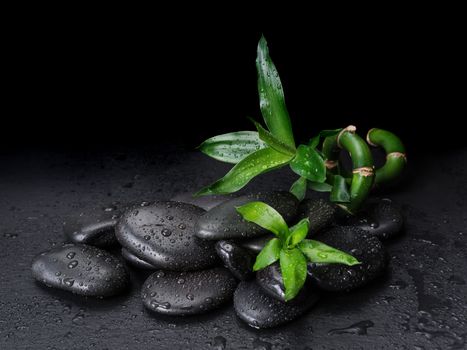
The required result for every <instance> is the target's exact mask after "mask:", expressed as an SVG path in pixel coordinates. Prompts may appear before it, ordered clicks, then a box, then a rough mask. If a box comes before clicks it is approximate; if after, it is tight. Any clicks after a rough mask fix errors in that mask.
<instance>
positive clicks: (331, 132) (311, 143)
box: [308, 129, 342, 148]
mask: <svg viewBox="0 0 467 350" xmlns="http://www.w3.org/2000/svg"><path fill="white" fill-rule="evenodd" d="M341 130H342V129H335V130H321V131H320V132H319V134H318V135H316V136H313V137H312V138H311V139H310V141H309V142H308V145H309V146H310V147H312V148H316V147H317V146H318V145H319V141H320V139H321V138H323V139H324V138H326V137H328V136H334V135H335V134H338V133H339V132H341Z"/></svg>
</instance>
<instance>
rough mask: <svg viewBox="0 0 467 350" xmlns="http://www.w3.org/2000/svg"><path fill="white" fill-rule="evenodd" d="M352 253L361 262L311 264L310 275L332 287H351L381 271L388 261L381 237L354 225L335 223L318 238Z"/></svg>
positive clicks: (319, 284)
mask: <svg viewBox="0 0 467 350" xmlns="http://www.w3.org/2000/svg"><path fill="white" fill-rule="evenodd" d="M316 239H317V240H319V241H321V242H323V243H325V244H328V245H330V246H332V247H334V248H337V249H340V250H342V251H344V252H346V253H349V254H351V255H353V256H354V257H355V258H357V259H358V260H359V261H360V262H361V264H359V265H354V266H347V265H343V264H318V263H309V264H308V275H309V278H311V280H313V281H314V282H315V283H316V285H317V286H318V287H320V288H322V289H325V290H329V291H349V290H352V289H355V288H358V287H361V286H363V285H365V284H367V283H368V282H370V281H371V280H373V279H375V278H376V277H378V276H379V275H381V274H382V273H383V272H384V270H385V268H386V264H387V259H386V252H385V249H384V247H383V245H382V244H381V242H380V240H379V239H378V238H376V237H374V236H370V235H368V234H367V233H365V232H364V231H362V230H359V229H358V228H355V227H352V226H340V227H335V228H333V229H331V230H329V231H327V232H324V233H322V234H320V235H318V237H317V238H316Z"/></svg>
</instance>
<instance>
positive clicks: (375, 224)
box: [345, 199, 404, 240]
mask: <svg viewBox="0 0 467 350" xmlns="http://www.w3.org/2000/svg"><path fill="white" fill-rule="evenodd" d="M345 225H349V226H354V227H357V228H359V229H361V230H363V231H365V232H367V233H368V234H370V235H372V236H376V237H378V238H379V239H381V240H386V239H389V238H392V237H395V236H397V235H399V234H401V233H402V231H403V226H404V217H403V215H402V212H401V210H400V209H399V208H398V207H397V205H396V204H394V203H393V202H392V201H391V200H390V199H372V200H369V201H368V203H367V204H366V205H365V206H364V208H363V209H362V210H361V211H360V212H359V213H358V214H357V215H356V216H355V217H351V218H348V220H347V222H345Z"/></svg>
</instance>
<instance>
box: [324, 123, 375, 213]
mask: <svg viewBox="0 0 467 350" xmlns="http://www.w3.org/2000/svg"><path fill="white" fill-rule="evenodd" d="M355 131H356V128H355V126H353V125H349V126H348V127H346V128H345V129H343V130H342V131H341V132H340V133H339V134H338V135H334V136H330V137H327V138H326V139H325V140H324V143H323V154H324V155H325V157H327V158H328V159H331V160H336V159H337V157H338V155H339V148H342V149H344V150H346V151H347V152H349V154H350V157H351V159H352V168H353V170H352V181H351V183H350V202H349V203H343V204H341V206H342V207H344V209H346V210H347V211H349V212H351V213H355V212H356V211H357V210H358V209H359V208H360V206H361V205H362V203H363V202H364V201H365V199H366V197H367V196H368V194H369V193H370V190H371V188H372V186H373V181H374V177H375V176H374V166H373V157H372V155H371V151H370V149H369V148H368V145H367V144H366V143H365V141H364V140H363V139H362V138H361V137H360V136H358V135H357V134H356V133H355ZM329 157H331V158H329ZM331 170H332V169H331ZM331 170H329V172H330V173H331Z"/></svg>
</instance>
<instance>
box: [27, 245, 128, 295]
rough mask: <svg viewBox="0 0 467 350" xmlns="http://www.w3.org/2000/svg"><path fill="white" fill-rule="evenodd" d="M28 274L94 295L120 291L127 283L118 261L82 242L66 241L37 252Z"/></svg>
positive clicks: (73, 290) (49, 282) (71, 289)
mask: <svg viewBox="0 0 467 350" xmlns="http://www.w3.org/2000/svg"><path fill="white" fill-rule="evenodd" d="M32 275H33V277H34V278H35V279H36V280H37V281H39V282H41V283H43V284H45V285H47V286H49V287H54V288H59V289H63V290H66V291H69V292H72V293H76V294H81V295H86V296H96V297H107V296H111V295H116V294H119V293H122V292H123V291H124V290H125V289H126V287H127V286H128V283H129V278H128V273H127V271H126V270H125V268H124V266H123V264H122V262H121V261H120V260H118V259H117V258H115V257H114V256H113V255H111V254H109V253H107V252H106V251H104V250H102V249H99V248H96V247H92V246H86V245H84V244H66V245H64V246H62V247H59V248H54V249H51V250H49V251H46V252H43V253H41V254H39V255H38V256H37V257H36V258H35V259H34V261H33V263H32Z"/></svg>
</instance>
